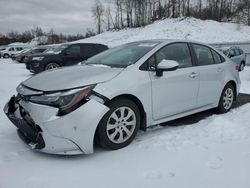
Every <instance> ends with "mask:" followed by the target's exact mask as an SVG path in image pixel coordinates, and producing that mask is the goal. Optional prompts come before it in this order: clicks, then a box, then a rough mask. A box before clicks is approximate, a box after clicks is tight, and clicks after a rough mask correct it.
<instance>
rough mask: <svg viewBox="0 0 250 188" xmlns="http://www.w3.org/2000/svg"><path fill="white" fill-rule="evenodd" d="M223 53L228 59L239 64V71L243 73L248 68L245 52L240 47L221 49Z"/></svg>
mask: <svg viewBox="0 0 250 188" xmlns="http://www.w3.org/2000/svg"><path fill="white" fill-rule="evenodd" d="M219 50H220V51H222V52H223V53H224V54H225V55H226V56H227V57H229V58H230V59H232V61H233V62H234V63H236V64H237V66H238V67H237V68H238V70H239V71H243V70H244V67H245V66H246V58H247V56H246V54H245V52H244V51H243V50H242V49H241V48H240V47H238V46H230V47H223V48H220V49H219Z"/></svg>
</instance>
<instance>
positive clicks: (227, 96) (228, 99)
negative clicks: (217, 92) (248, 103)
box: [217, 83, 236, 113]
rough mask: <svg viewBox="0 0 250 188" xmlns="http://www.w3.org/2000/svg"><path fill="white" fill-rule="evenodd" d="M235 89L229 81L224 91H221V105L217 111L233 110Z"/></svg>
mask: <svg viewBox="0 0 250 188" xmlns="http://www.w3.org/2000/svg"><path fill="white" fill-rule="evenodd" d="M235 95H236V94H235V89H234V87H233V86H232V84H230V83H228V84H227V85H226V86H225V87H224V89H223V91H222V93H221V97H220V102H219V105H218V107H217V112H218V113H226V112H228V111H230V110H231V108H232V105H233V101H234V99H235Z"/></svg>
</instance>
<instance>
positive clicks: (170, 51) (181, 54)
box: [151, 43, 192, 68]
mask: <svg viewBox="0 0 250 188" xmlns="http://www.w3.org/2000/svg"><path fill="white" fill-rule="evenodd" d="M163 59H166V60H174V61H177V62H178V63H179V67H180V68H185V67H191V66H192V60H191V55H190V51H189V48H188V45H187V44H186V43H174V44H170V45H167V46H165V47H164V48H162V49H161V50H159V51H158V52H156V53H155V61H156V65H157V64H159V63H160V62H161V60H163ZM152 60H153V59H152ZM152 60H151V61H152Z"/></svg>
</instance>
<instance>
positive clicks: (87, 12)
mask: <svg viewBox="0 0 250 188" xmlns="http://www.w3.org/2000/svg"><path fill="white" fill-rule="evenodd" d="M93 4H94V0H0V33H7V32H9V31H12V30H14V31H19V32H22V31H25V30H29V29H31V28H32V27H34V26H40V27H42V29H43V30H45V31H49V30H50V28H53V29H54V30H55V31H56V32H58V33H59V32H63V33H66V34H70V33H72V34H76V33H84V32H85V31H86V29H87V28H93V29H95V25H94V24H95V22H94V20H93V17H92V13H91V7H92V5H93Z"/></svg>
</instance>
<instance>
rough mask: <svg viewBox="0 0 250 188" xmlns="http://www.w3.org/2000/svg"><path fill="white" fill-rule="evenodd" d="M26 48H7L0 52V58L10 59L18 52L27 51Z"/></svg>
mask: <svg viewBox="0 0 250 188" xmlns="http://www.w3.org/2000/svg"><path fill="white" fill-rule="evenodd" d="M27 48H28V47H26V46H8V47H6V49H5V50H2V51H0V53H1V57H3V58H10V57H11V56H12V55H14V54H17V53H19V52H20V51H22V50H24V49H27Z"/></svg>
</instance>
